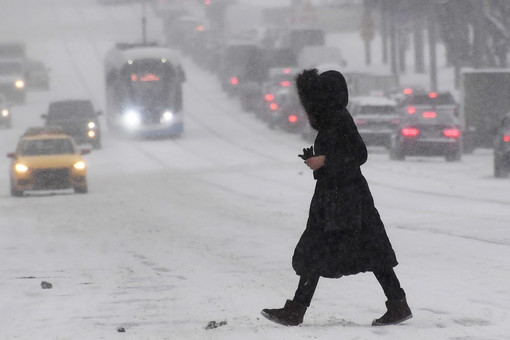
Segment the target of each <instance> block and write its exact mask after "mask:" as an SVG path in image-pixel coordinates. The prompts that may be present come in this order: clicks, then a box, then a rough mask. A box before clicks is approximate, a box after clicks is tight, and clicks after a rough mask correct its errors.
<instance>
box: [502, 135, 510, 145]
mask: <svg viewBox="0 0 510 340" xmlns="http://www.w3.org/2000/svg"><path fill="white" fill-rule="evenodd" d="M503 141H504V142H507V143H510V135H504V136H503Z"/></svg>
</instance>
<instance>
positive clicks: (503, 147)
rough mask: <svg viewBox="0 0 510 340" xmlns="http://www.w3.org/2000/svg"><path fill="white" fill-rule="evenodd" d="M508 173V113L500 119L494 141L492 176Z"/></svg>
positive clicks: (509, 167)
mask: <svg viewBox="0 0 510 340" xmlns="http://www.w3.org/2000/svg"><path fill="white" fill-rule="evenodd" d="M508 173H510V113H508V114H507V115H506V116H505V117H504V118H503V120H502V122H501V126H500V127H499V128H498V130H497V133H496V138H495V141H494V176H495V177H507V176H508Z"/></svg>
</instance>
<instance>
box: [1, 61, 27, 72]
mask: <svg viewBox="0 0 510 340" xmlns="http://www.w3.org/2000/svg"><path fill="white" fill-rule="evenodd" d="M22 72H23V69H22V67H21V63H19V62H15V61H13V62H7V61H2V62H1V63H0V75H2V76H8V75H12V74H20V73H22Z"/></svg>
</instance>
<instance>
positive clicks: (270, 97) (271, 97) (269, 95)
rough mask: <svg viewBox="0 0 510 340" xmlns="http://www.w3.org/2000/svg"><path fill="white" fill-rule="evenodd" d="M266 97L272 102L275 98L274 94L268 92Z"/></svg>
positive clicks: (267, 100)
mask: <svg viewBox="0 0 510 340" xmlns="http://www.w3.org/2000/svg"><path fill="white" fill-rule="evenodd" d="M264 99H265V100H266V102H272V101H273V100H274V95H273V94H271V93H268V94H266V95H265V96H264Z"/></svg>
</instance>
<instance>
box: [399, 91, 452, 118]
mask: <svg viewBox="0 0 510 340" xmlns="http://www.w3.org/2000/svg"><path fill="white" fill-rule="evenodd" d="M410 91H411V92H410V93H408V94H407V95H406V96H405V97H404V98H402V100H401V102H400V108H401V112H402V114H403V115H406V114H413V113H417V114H418V115H420V114H422V113H423V112H427V111H434V112H436V113H437V114H439V115H440V114H441V113H443V112H447V113H452V114H454V115H455V116H457V115H458V104H457V102H456V101H455V98H454V97H453V95H452V94H451V93H450V92H449V91H441V92H426V91H413V90H410Z"/></svg>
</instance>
